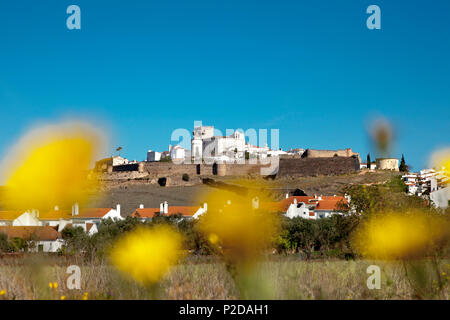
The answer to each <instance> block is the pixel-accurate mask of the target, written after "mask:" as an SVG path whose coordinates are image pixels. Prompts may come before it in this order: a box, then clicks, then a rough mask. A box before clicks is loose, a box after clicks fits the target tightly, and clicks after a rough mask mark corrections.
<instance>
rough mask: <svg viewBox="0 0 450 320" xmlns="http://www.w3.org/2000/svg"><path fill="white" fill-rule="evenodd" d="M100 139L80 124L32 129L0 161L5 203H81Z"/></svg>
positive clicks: (23, 205) (22, 206)
mask: <svg viewBox="0 0 450 320" xmlns="http://www.w3.org/2000/svg"><path fill="white" fill-rule="evenodd" d="M101 140H102V139H101V138H100V134H98V133H97V132H96V131H95V130H93V129H92V128H91V127H89V126H86V125H83V124H73V123H67V124H62V125H60V126H49V127H44V128H41V129H39V130H34V131H31V132H30V133H29V134H27V135H26V136H25V137H24V138H22V140H21V141H19V143H18V144H17V145H16V146H15V147H14V149H12V150H11V151H10V152H9V153H8V155H7V156H6V158H5V159H4V161H3V162H4V163H3V164H2V168H4V169H3V172H1V176H2V177H3V178H5V187H6V188H5V200H4V201H5V202H6V206H7V207H9V208H11V209H49V208H53V207H54V206H55V205H59V206H71V205H73V203H75V202H79V203H82V202H83V201H84V200H86V198H87V193H86V192H87V190H86V189H87V188H88V187H89V185H90V183H91V182H92V181H90V180H89V179H88V170H89V168H90V166H91V165H92V164H93V161H94V159H95V157H96V156H97V154H98V152H99V149H100V147H101V142H100V141H101ZM94 186H95V184H94Z"/></svg>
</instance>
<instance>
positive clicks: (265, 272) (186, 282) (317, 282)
mask: <svg viewBox="0 0 450 320" xmlns="http://www.w3.org/2000/svg"><path fill="white" fill-rule="evenodd" d="M71 264H76V265H79V266H80V267H81V271H82V277H81V290H68V289H67V288H66V285H65V283H66V280H67V277H68V276H69V275H68V274H66V268H67V266H69V265H71ZM371 264H376V265H378V266H380V268H381V270H382V283H381V289H380V290H369V289H368V288H367V286H366V281H367V278H368V276H369V275H368V274H367V273H366V268H367V267H368V266H369V265H371ZM442 270H446V274H450V266H449V264H448V261H447V262H445V263H443V266H442ZM447 279H448V276H447ZM254 280H255V283H257V284H258V293H259V295H258V296H256V298H266V299H413V298H414V293H413V290H412V289H411V286H410V284H409V283H408V281H407V279H406V278H405V276H404V271H403V269H402V267H401V265H400V264H387V263H384V262H370V261H341V260H333V261H332V260H327V261H299V260H296V258H295V257H275V258H271V259H269V260H267V261H265V262H262V263H260V264H259V268H258V270H257V272H256V273H255V274H254ZM49 282H57V283H58V288H56V289H51V288H50V287H49ZM1 290H6V291H7V293H6V294H5V295H3V296H0V299H60V298H61V296H65V297H66V298H67V299H82V297H83V295H84V293H85V292H87V293H88V298H89V299H148V298H149V297H150V293H149V291H148V290H147V289H145V288H143V287H142V286H140V285H139V284H136V283H134V282H133V281H131V280H129V279H126V278H124V277H123V276H122V275H121V274H118V273H117V272H116V271H115V270H114V269H113V268H112V267H110V266H109V265H108V264H107V263H106V262H104V261H103V262H102V261H98V262H96V263H87V264H86V263H82V262H81V261H76V260H72V261H71V260H66V259H63V258H60V257H39V256H26V257H22V258H16V259H3V260H1V262H0V291H1ZM443 292H444V296H443V297H442V298H443V299H449V297H450V289H449V286H448V281H447V286H446V287H445V288H444V290H443ZM238 296H239V295H238V291H237V290H236V287H235V285H234V283H233V280H232V279H231V277H230V276H229V274H228V273H227V272H226V269H225V267H224V265H223V264H222V263H221V262H219V261H217V260H215V259H213V258H195V257H190V258H188V259H187V260H186V261H185V262H183V263H182V264H180V265H178V266H176V267H174V268H173V269H172V270H171V272H170V273H169V274H167V275H166V277H165V278H164V279H163V281H161V283H160V286H159V289H158V293H157V298H159V299H237V298H238Z"/></svg>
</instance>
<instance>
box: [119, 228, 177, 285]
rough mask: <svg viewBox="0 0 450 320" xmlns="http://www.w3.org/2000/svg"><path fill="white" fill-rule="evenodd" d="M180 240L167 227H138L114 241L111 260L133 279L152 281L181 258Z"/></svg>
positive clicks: (144, 281) (173, 231)
mask: <svg viewBox="0 0 450 320" xmlns="http://www.w3.org/2000/svg"><path fill="white" fill-rule="evenodd" d="M182 242H183V239H182V236H181V234H179V233H178V232H177V231H175V230H174V229H173V228H171V227H169V226H165V225H163V226H157V227H154V228H145V227H141V228H138V229H136V230H134V231H131V232H129V233H127V234H125V235H124V236H123V237H122V238H121V239H119V240H118V242H117V243H116V245H115V246H114V248H113V249H112V251H111V260H112V263H113V264H114V265H115V266H116V267H117V268H118V269H119V270H120V271H122V272H123V273H126V274H128V275H130V276H131V277H132V278H133V279H135V280H136V281H139V282H141V283H143V284H150V283H155V282H157V281H159V280H160V279H161V277H162V276H163V275H164V274H165V273H166V272H167V271H168V269H169V268H170V267H171V266H172V265H174V264H176V263H177V261H178V260H179V258H180V257H181V255H182Z"/></svg>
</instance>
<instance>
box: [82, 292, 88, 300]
mask: <svg viewBox="0 0 450 320" xmlns="http://www.w3.org/2000/svg"><path fill="white" fill-rule="evenodd" d="M82 299H83V300H87V299H88V293H87V292H85V293H83V298H82Z"/></svg>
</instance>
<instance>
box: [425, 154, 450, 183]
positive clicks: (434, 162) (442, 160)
mask: <svg viewBox="0 0 450 320" xmlns="http://www.w3.org/2000/svg"><path fill="white" fill-rule="evenodd" d="M430 162H431V163H430V164H431V166H432V167H434V168H436V169H437V170H443V172H444V174H445V175H446V176H448V177H450V148H444V149H441V150H438V151H435V152H434V153H433V154H432V155H431V161H430Z"/></svg>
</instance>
